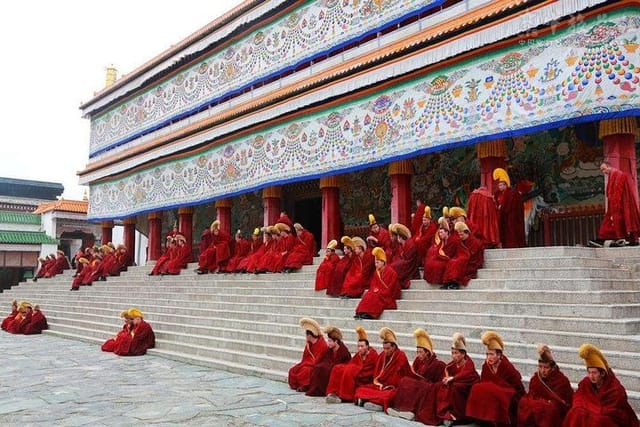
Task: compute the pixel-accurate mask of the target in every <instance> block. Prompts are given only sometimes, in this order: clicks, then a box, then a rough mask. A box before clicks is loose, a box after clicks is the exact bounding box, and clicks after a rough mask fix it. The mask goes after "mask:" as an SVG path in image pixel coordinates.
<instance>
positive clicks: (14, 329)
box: [7, 312, 32, 334]
mask: <svg viewBox="0 0 640 427" xmlns="http://www.w3.org/2000/svg"><path fill="white" fill-rule="evenodd" d="M31 316H32V313H31V312H28V313H26V314H23V313H18V315H17V316H16V317H15V318H14V319H13V322H10V323H9V324H8V325H7V326H8V327H7V332H9V333H11V334H24V333H25V331H26V329H27V326H29V323H31Z"/></svg>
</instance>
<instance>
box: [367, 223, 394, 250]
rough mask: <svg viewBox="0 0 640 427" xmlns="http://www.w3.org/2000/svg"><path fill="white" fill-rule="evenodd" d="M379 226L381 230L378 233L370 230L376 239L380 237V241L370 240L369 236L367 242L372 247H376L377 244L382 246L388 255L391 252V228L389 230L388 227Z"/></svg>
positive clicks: (370, 233) (370, 234)
mask: <svg viewBox="0 0 640 427" xmlns="http://www.w3.org/2000/svg"><path fill="white" fill-rule="evenodd" d="M379 228H380V230H379V231H378V232H377V233H374V232H373V231H369V236H371V237H375V238H376V239H378V242H377V243H376V242H375V241H373V240H370V239H369V238H368V237H367V243H368V244H369V246H371V247H372V248H375V247H376V246H378V247H381V248H382V249H384V251H385V252H386V253H387V255H389V254H390V253H391V235H390V234H389V230H387V229H386V228H383V227H382V226H380V227H379Z"/></svg>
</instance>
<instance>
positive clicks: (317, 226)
mask: <svg viewBox="0 0 640 427" xmlns="http://www.w3.org/2000/svg"><path fill="white" fill-rule="evenodd" d="M294 218H295V222H299V223H300V224H302V226H303V227H304V228H306V229H307V230H309V231H310V232H312V233H313V236H314V237H315V238H316V243H317V244H318V247H319V246H320V239H321V238H322V197H315V198H312V199H302V200H296V203H295V206H294Z"/></svg>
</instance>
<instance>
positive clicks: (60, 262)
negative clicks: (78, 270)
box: [44, 255, 71, 277]
mask: <svg viewBox="0 0 640 427" xmlns="http://www.w3.org/2000/svg"><path fill="white" fill-rule="evenodd" d="M70 268H71V266H70V265H69V261H67V257H66V256H64V255H58V256H57V257H56V260H55V262H54V263H53V264H52V265H51V267H50V268H49V269H47V272H46V273H45V274H44V277H53V276H55V275H56V274H62V273H63V272H64V270H68V269H70Z"/></svg>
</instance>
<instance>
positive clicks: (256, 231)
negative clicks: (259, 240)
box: [253, 227, 260, 236]
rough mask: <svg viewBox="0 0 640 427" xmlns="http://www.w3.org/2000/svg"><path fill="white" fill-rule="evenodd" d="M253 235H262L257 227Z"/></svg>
mask: <svg viewBox="0 0 640 427" xmlns="http://www.w3.org/2000/svg"><path fill="white" fill-rule="evenodd" d="M253 235H254V236H259V235H260V228H258V227H256V228H254V229H253Z"/></svg>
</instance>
